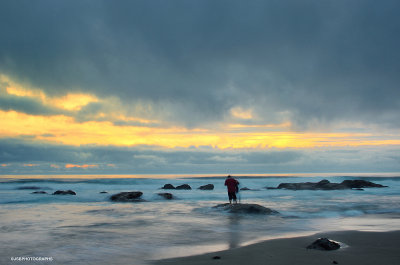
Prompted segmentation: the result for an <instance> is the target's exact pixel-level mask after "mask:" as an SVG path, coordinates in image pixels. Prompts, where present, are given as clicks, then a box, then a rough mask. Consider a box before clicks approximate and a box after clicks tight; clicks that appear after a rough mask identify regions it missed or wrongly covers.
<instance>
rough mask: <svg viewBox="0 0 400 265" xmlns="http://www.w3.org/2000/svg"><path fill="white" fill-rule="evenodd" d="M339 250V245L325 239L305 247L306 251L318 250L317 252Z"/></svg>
mask: <svg viewBox="0 0 400 265" xmlns="http://www.w3.org/2000/svg"><path fill="white" fill-rule="evenodd" d="M339 248H340V244H339V243H336V242H335V241H332V240H329V239H327V238H319V239H317V240H315V241H314V242H313V243H312V244H310V245H309V246H307V249H318V250H336V249H339Z"/></svg>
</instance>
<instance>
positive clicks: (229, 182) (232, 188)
mask: <svg viewBox="0 0 400 265" xmlns="http://www.w3.org/2000/svg"><path fill="white" fill-rule="evenodd" d="M237 185H239V181H237V180H236V179H234V178H227V179H226V180H225V186H227V187H228V192H236V191H237V189H236V188H237Z"/></svg>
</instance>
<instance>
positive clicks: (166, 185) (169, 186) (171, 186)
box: [161, 184, 175, 190]
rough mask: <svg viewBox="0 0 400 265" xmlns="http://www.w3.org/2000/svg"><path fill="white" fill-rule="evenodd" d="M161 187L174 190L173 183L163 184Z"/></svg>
mask: <svg viewBox="0 0 400 265" xmlns="http://www.w3.org/2000/svg"><path fill="white" fill-rule="evenodd" d="M161 189H164V190H174V189H175V187H174V185H172V184H165V185H164V187H162V188H161Z"/></svg>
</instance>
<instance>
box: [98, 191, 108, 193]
mask: <svg viewBox="0 0 400 265" xmlns="http://www.w3.org/2000/svg"><path fill="white" fill-rule="evenodd" d="M99 193H108V192H107V191H100V192H99Z"/></svg>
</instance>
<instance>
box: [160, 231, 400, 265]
mask: <svg viewBox="0 0 400 265" xmlns="http://www.w3.org/2000/svg"><path fill="white" fill-rule="evenodd" d="M320 237H327V238H329V239H331V240H335V241H338V242H340V244H341V245H342V246H344V247H341V248H340V249H339V250H332V251H321V250H312V249H306V246H308V245H309V244H311V243H312V242H314V241H315V240H316V239H318V238H320ZM399 243H400V231H393V232H359V231H340V232H329V233H320V234H315V235H312V236H306V237H295V238H282V239H273V240H268V241H265V242H261V243H257V244H253V245H248V246H244V247H239V248H235V249H229V250H225V251H219V252H214V253H208V254H203V255H196V256H189V257H182V258H173V259H165V260H158V261H154V262H153V264H154V265H167V264H174V265H181V264H182V265H184V264H185V265H186V264H190V265H206V264H207V265H209V264H217V265H225V264H226V265H228V264H229V265H232V264H238V265H239V264H245V265H253V264H254V265H259V264H271V265H287V264H307V265H313V264H315V265H323V264H351V265H358V264H360V265H361V264H362V265H369V264H371V265H396V264H400V245H399ZM215 256H218V257H220V259H213V257H215Z"/></svg>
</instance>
